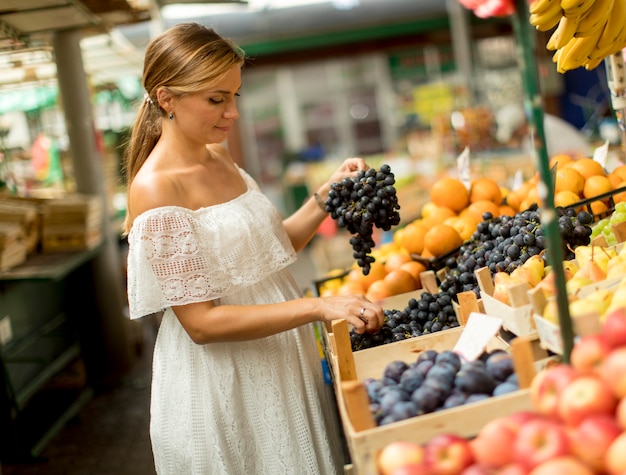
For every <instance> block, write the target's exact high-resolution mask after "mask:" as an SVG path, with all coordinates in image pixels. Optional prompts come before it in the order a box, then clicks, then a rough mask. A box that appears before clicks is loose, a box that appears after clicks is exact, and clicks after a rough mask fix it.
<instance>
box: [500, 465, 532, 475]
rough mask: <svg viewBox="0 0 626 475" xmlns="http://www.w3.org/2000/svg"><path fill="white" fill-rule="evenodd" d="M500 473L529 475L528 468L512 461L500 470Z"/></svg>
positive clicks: (502, 474)
mask: <svg viewBox="0 0 626 475" xmlns="http://www.w3.org/2000/svg"><path fill="white" fill-rule="evenodd" d="M498 475H528V470H527V469H526V467H525V466H524V465H522V464H521V463H510V464H508V465H505V466H504V467H502V468H501V469H500V470H498Z"/></svg>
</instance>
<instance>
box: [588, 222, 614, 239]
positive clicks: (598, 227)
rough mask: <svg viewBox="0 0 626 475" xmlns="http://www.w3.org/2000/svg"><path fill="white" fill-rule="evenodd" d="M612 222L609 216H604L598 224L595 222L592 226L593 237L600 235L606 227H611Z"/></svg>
mask: <svg viewBox="0 0 626 475" xmlns="http://www.w3.org/2000/svg"><path fill="white" fill-rule="evenodd" d="M609 223H610V219H609V218H603V219H601V220H600V221H598V222H597V223H596V224H594V226H593V228H591V239H593V238H594V237H596V236H598V235H600V234H601V233H602V232H603V231H604V229H605V228H607V227H609V228H610V226H608V224H609Z"/></svg>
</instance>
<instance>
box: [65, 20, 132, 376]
mask: <svg viewBox="0 0 626 475" xmlns="http://www.w3.org/2000/svg"><path fill="white" fill-rule="evenodd" d="M53 46H54V51H55V56H56V62H57V77H58V82H59V92H60V96H61V101H62V104H63V110H64V113H65V120H66V126H67V131H68V134H69V139H70V140H69V142H70V154H71V159H72V166H73V172H74V178H75V181H76V186H77V191H78V192H79V193H85V194H91V195H99V196H100V198H101V200H102V209H103V210H105V212H104V213H103V220H102V230H103V236H104V242H103V246H102V249H101V250H100V252H98V253H97V254H96V256H95V257H94V259H93V261H92V265H93V267H92V273H93V283H92V285H93V291H94V295H95V298H96V300H97V301H96V307H97V311H96V314H95V315H90V314H88V315H85V316H84V318H85V319H93V320H91V321H90V322H89V325H88V326H87V328H88V329H89V333H90V334H89V335H85V336H86V338H87V339H88V342H89V345H87V347H85V346H86V345H83V356H85V359H86V361H85V364H86V365H87V369H88V371H91V374H90V377H91V379H96V380H100V381H101V380H104V379H109V378H110V377H112V376H115V375H117V374H121V373H122V372H123V371H125V370H126V369H127V368H128V367H129V365H130V361H131V351H130V348H131V346H130V337H129V335H128V333H129V323H128V319H127V317H126V316H125V315H124V307H125V298H124V295H123V283H124V278H125V276H123V275H122V272H121V265H120V262H121V261H120V253H119V244H118V242H117V233H116V232H115V230H112V229H111V223H110V217H109V213H108V208H109V205H108V198H107V195H106V189H105V187H104V180H103V175H104V173H103V168H102V156H101V155H100V152H99V151H98V147H97V144H96V129H95V125H94V119H93V112H92V108H91V95H90V93H89V88H88V80H87V76H86V74H85V71H84V68H83V62H82V53H81V49H80V32H79V31H78V30H71V31H57V32H55V34H54V37H53ZM77 298H80V296H77ZM89 310H91V308H90V309H89ZM85 324H87V323H85Z"/></svg>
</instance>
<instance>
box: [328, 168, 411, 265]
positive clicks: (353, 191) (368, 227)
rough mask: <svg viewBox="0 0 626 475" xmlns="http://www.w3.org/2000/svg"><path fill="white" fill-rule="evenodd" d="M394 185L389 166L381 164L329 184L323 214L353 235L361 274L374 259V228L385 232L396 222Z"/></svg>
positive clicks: (352, 243) (354, 248) (398, 220)
mask: <svg viewBox="0 0 626 475" xmlns="http://www.w3.org/2000/svg"><path fill="white" fill-rule="evenodd" d="M395 183H396V179H395V177H394V174H393V173H392V172H391V167H389V165H382V166H381V167H380V169H378V170H376V169H374V168H370V169H368V170H361V171H359V172H358V174H357V175H356V176H354V177H346V178H344V179H343V180H341V181H340V182H337V183H333V184H331V187H330V192H329V194H328V199H327V200H326V211H328V212H329V213H330V216H331V218H333V219H334V220H336V222H337V226H339V227H340V228H346V229H347V230H348V232H350V234H353V236H352V237H351V238H350V245H351V246H352V250H353V251H354V253H353V256H354V258H355V259H356V262H357V264H358V265H359V267H360V268H361V270H362V272H363V274H364V275H367V274H369V272H370V266H371V263H372V262H374V260H375V259H374V257H373V256H372V255H371V252H372V249H373V248H374V246H375V245H376V243H375V242H374V239H373V238H372V234H373V232H374V227H377V228H379V229H382V230H383V231H389V230H390V229H391V227H392V226H395V225H397V224H399V223H400V214H399V213H398V210H399V209H400V205H399V204H398V197H397V195H396V188H395V186H394V185H395Z"/></svg>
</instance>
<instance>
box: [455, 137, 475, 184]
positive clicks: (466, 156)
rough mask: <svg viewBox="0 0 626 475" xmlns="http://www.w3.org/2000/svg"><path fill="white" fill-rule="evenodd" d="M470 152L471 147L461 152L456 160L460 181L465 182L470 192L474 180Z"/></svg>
mask: <svg viewBox="0 0 626 475" xmlns="http://www.w3.org/2000/svg"><path fill="white" fill-rule="evenodd" d="M469 162H470V152H469V147H465V149H464V150H463V151H462V152H461V154H460V155H459V156H458V157H457V159H456V166H457V170H458V171H459V180H461V181H462V182H463V184H464V185H465V187H466V188H467V189H468V190H469V189H470V186H471V185H472V178H471V174H470V163H469Z"/></svg>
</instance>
